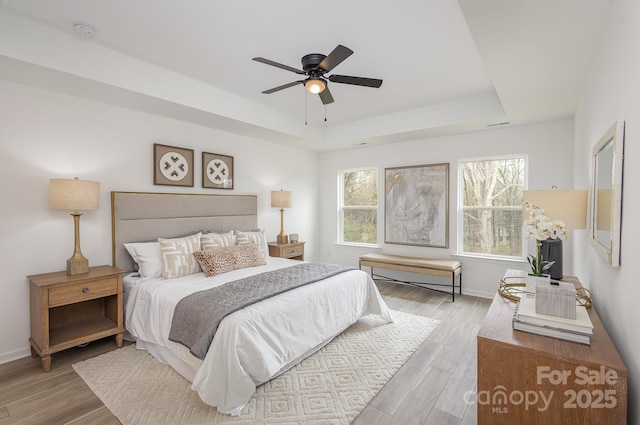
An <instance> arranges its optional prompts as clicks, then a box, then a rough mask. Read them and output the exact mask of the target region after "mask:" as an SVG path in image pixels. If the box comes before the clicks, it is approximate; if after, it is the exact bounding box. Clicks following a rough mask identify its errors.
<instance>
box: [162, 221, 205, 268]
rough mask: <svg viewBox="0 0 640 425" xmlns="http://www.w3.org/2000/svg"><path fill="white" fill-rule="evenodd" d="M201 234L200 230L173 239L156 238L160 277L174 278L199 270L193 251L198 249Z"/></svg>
mask: <svg viewBox="0 0 640 425" xmlns="http://www.w3.org/2000/svg"><path fill="white" fill-rule="evenodd" d="M201 234H202V232H199V233H196V234H195V235H191V236H186V237H184V238H175V239H162V238H158V243H159V244H160V253H161V254H162V277H164V278H165V279H174V278H176V277H181V276H187V275H190V274H194V273H198V272H199V271H200V265H199V264H198V261H196V259H195V258H194V257H193V253H194V252H198V251H200V235H201Z"/></svg>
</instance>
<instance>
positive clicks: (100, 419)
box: [65, 405, 121, 425]
mask: <svg viewBox="0 0 640 425" xmlns="http://www.w3.org/2000/svg"><path fill="white" fill-rule="evenodd" d="M85 424H91V425H121V422H120V421H119V420H118V419H116V417H115V416H113V414H112V413H111V412H110V411H109V409H107V408H106V407H105V406H104V405H102V406H100V407H98V408H97V409H95V410H92V411H91V412H89V413H87V414H86V415H84V416H81V417H79V418H77V419H74V420H72V421H69V422H67V423H66V424H65V425H85Z"/></svg>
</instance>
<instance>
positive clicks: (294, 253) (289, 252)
mask: <svg viewBox="0 0 640 425" xmlns="http://www.w3.org/2000/svg"><path fill="white" fill-rule="evenodd" d="M303 253H304V246H302V245H295V246H291V247H285V248H282V256H283V257H284V258H291V257H298V256H300V255H302V254H303Z"/></svg>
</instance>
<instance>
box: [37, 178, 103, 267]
mask: <svg viewBox="0 0 640 425" xmlns="http://www.w3.org/2000/svg"><path fill="white" fill-rule="evenodd" d="M49 206H50V207H51V208H54V209H62V210H73V212H72V213H71V215H72V216H73V223H74V229H75V246H74V248H73V255H72V256H71V258H69V259H68V260H67V274H70V275H76V274H82V273H88V272H89V260H87V259H86V258H85V257H84V256H83V255H82V252H80V216H81V215H82V213H80V212H79V211H80V210H97V209H98V207H99V206H100V183H98V182H91V181H84V180H80V179H78V178H77V177H76V178H74V179H73V180H69V179H51V181H50V183H49Z"/></svg>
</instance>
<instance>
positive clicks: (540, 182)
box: [319, 119, 586, 297]
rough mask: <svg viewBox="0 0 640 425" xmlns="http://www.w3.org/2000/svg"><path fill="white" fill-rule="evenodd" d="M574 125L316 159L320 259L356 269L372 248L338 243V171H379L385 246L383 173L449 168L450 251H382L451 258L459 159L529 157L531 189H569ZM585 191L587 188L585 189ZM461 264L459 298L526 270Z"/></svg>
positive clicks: (487, 292)
mask: <svg viewBox="0 0 640 425" xmlns="http://www.w3.org/2000/svg"><path fill="white" fill-rule="evenodd" d="M572 127H573V120H570V119H567V120H558V121H551V122H546V123H541V124H532V125H522V126H513V127H502V128H498V129H491V130H486V131H481V132H475V133H467V134H459V135H453V136H446V137H439V138H433V139H425V140H416V141H412V142H405V143H394V144H388V145H381V146H370V147H361V148H355V149H349V150H342V151H334V152H326V153H321V154H320V170H321V171H320V182H319V183H320V219H321V222H320V223H321V229H322V234H321V237H320V245H319V258H321V259H322V260H323V261H331V262H338V263H341V264H348V265H354V266H357V264H358V257H359V256H360V255H362V254H365V253H368V252H372V251H375V250H372V249H371V248H361V247H354V246H344V245H338V244H336V240H337V232H338V230H337V225H338V223H337V216H336V212H337V208H338V195H337V189H338V188H337V175H338V171H339V170H341V169H348V168H358V167H377V168H378V199H379V200H380V205H381V208H380V215H379V217H378V218H379V220H378V235H379V240H380V241H381V243H382V242H383V241H384V227H383V220H384V169H385V167H397V166H405V165H421V164H435V163H441V162H449V163H450V180H449V182H450V183H449V186H450V200H449V226H450V227H449V248H448V249H443V248H425V247H415V246H402V245H386V244H382V246H381V252H384V253H389V254H398V255H412V256H421V257H429V258H452V255H453V254H455V253H456V249H457V245H456V243H457V241H456V237H457V232H456V223H457V202H458V198H457V197H458V190H457V187H458V174H457V167H458V161H459V160H460V159H466V158H477V157H486V156H491V155H494V156H495V155H511V154H525V155H527V156H528V158H529V188H530V189H548V188H551V186H552V185H556V186H558V187H559V188H561V189H570V188H572V173H573V167H572V140H573V128H572ZM584 188H586V186H585V187H584ZM564 247H565V252H567V253H568V254H567V255H565V258H567V260H568V259H569V258H568V257H569V256H570V255H571V254H570V253H571V242H565V244H564ZM456 258H457V259H459V260H461V261H462V262H463V275H464V278H463V293H467V294H471V295H478V296H485V297H493V295H494V294H495V292H496V290H497V285H498V279H499V278H500V277H502V275H503V274H504V271H505V269H506V268H520V269H523V270H525V269H526V268H527V267H528V265H527V263H526V262H505V261H495V260H492V261H488V260H479V259H472V258H470V257H456ZM571 266H572V264H571V262H570V261H567V262H566V264H565V266H564V267H565V269H564V271H565V273H566V274H571V272H572V267H571Z"/></svg>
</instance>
